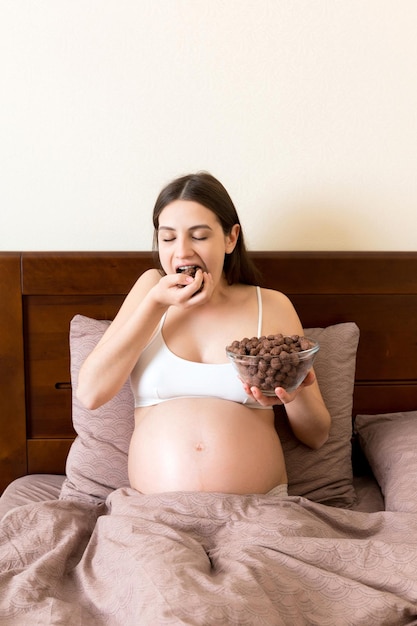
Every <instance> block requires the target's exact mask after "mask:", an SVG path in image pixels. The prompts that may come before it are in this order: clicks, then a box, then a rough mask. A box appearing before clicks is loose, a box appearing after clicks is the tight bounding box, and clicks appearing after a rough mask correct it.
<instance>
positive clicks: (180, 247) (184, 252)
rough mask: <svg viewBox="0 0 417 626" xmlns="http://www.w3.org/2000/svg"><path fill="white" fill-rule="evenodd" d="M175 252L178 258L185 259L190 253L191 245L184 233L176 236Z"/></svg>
mask: <svg viewBox="0 0 417 626" xmlns="http://www.w3.org/2000/svg"><path fill="white" fill-rule="evenodd" d="M175 254H176V256H177V257H178V258H179V259H186V258H187V257H189V256H190V255H191V254H192V245H191V241H190V238H189V237H187V236H184V235H178V236H177V240H176V247H175Z"/></svg>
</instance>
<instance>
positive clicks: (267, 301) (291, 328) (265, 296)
mask: <svg viewBox="0 0 417 626" xmlns="http://www.w3.org/2000/svg"><path fill="white" fill-rule="evenodd" d="M261 293H262V307H263V327H264V329H269V330H267V331H266V332H268V333H269V332H271V333H283V334H285V335H292V334H299V333H301V332H302V325H301V322H300V319H299V317H298V314H297V311H296V310H295V308H294V305H293V303H292V302H291V300H290V298H289V297H288V296H287V295H285V294H284V293H282V292H281V291H276V290H274V289H264V288H262V290H261Z"/></svg>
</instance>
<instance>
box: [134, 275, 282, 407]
mask: <svg viewBox="0 0 417 626" xmlns="http://www.w3.org/2000/svg"><path fill="white" fill-rule="evenodd" d="M256 293H257V298H258V335H257V336H258V337H260V336H261V331H262V297H261V290H260V288H259V287H256ZM165 318H166V313H165V314H164V316H163V317H162V319H161V321H160V324H159V327H158V330H157V332H156V333H155V335H154V336H153V337H152V339H151V340H150V342H149V343H148V344H147V346H146V347H145V348H144V349H143V351H142V354H141V355H140V357H139V359H138V361H137V363H136V365H135V367H134V368H133V370H132V373H131V375H130V384H131V387H132V391H133V395H134V398H135V407H143V406H152V405H154V404H159V403H161V402H166V401H167V400H173V399H174V398H207V397H214V398H222V399H224V400H231V401H232V402H239V403H241V404H245V405H247V406H250V407H254V408H257V409H269V408H270V407H263V406H261V405H260V404H258V403H257V402H256V401H254V400H251V398H249V396H248V395H247V394H246V393H245V391H244V389H243V386H242V383H241V381H240V380H239V379H238V376H237V372H236V370H235V369H234V367H233V365H232V364H231V363H198V362H196V361H187V360H186V359H182V358H181V357H178V356H176V355H175V354H174V353H173V352H171V350H170V349H169V348H168V346H167V345H166V343H165V341H164V337H163V335H162V328H163V325H164V322H165Z"/></svg>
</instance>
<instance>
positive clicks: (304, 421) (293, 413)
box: [245, 290, 331, 449]
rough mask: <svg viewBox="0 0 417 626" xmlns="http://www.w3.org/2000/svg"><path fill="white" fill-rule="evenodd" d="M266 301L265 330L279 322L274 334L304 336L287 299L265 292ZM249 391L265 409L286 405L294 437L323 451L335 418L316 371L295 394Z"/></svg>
mask: <svg viewBox="0 0 417 626" xmlns="http://www.w3.org/2000/svg"><path fill="white" fill-rule="evenodd" d="M263 302H264V304H265V306H264V327H265V329H268V330H270V329H271V328H272V329H274V328H276V326H277V323H278V325H279V330H277V331H274V332H280V333H282V334H284V335H293V334H298V335H303V334H304V331H303V328H302V326H301V322H300V319H299V317H298V315H297V312H296V311H295V309H294V306H293V305H292V303H291V301H290V300H289V299H288V298H287V296H285V295H284V294H282V293H279V292H276V291H271V290H263ZM266 334H269V333H266ZM245 391H246V393H248V394H249V395H250V396H252V397H253V398H254V399H255V400H257V402H259V403H260V404H262V405H263V406H268V405H273V404H284V405H285V410H286V412H287V415H288V421H289V423H290V425H291V428H292V430H293V432H294V435H295V436H296V437H297V439H299V440H300V441H302V442H303V443H305V444H306V445H307V446H309V447H310V448H314V449H316V448H320V447H321V446H322V445H323V444H324V443H325V442H326V441H327V438H328V436H329V431H330V425H331V417H330V414H329V411H328V410H327V407H326V405H325V404H324V400H323V397H322V395H321V392H320V389H319V386H318V383H317V380H316V377H315V374H314V370H313V369H311V370H310V371H309V373H308V374H307V376H306V378H305V379H304V381H303V383H302V384H301V385H300V387H299V388H298V389H296V390H295V391H293V392H291V393H287V392H286V391H285V389H283V388H282V387H277V388H276V390H275V394H276V397H270V396H268V397H267V396H264V395H263V393H262V392H261V390H260V389H259V388H258V387H252V388H249V386H247V385H245Z"/></svg>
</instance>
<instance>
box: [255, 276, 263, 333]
mask: <svg viewBox="0 0 417 626" xmlns="http://www.w3.org/2000/svg"><path fill="white" fill-rule="evenodd" d="M256 295H257V297H258V335H257V336H258V337H260V336H261V334H262V294H261V288H260V287H259V285H257V287H256Z"/></svg>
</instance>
